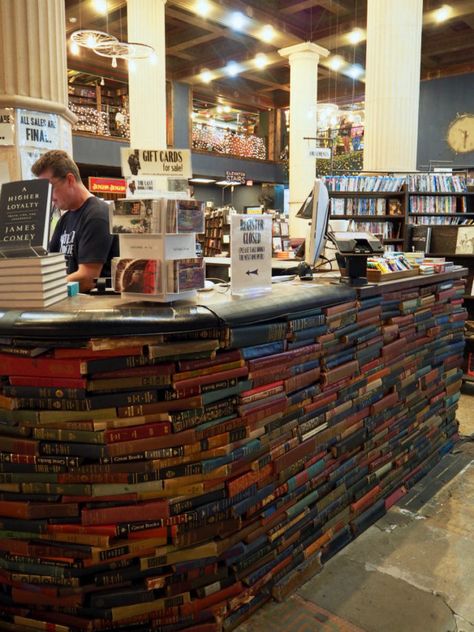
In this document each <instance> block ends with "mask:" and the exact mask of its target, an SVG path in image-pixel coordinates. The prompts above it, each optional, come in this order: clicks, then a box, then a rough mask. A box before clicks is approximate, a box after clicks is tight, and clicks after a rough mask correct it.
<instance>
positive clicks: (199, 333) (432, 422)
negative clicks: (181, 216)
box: [0, 261, 466, 632]
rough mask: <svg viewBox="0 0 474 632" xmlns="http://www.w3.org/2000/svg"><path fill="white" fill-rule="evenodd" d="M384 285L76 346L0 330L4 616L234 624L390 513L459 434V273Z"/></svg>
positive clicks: (68, 621)
mask: <svg viewBox="0 0 474 632" xmlns="http://www.w3.org/2000/svg"><path fill="white" fill-rule="evenodd" d="M173 263H174V264H175V265H176V266H178V263H179V264H182V265H183V266H185V265H187V264H186V263H184V262H183V261H181V262H178V261H176V262H173ZM132 264H133V262H130V265H132ZM137 265H138V264H137ZM138 267H139V268H140V269H145V268H144V267H143V266H142V265H141V264H140V266H138ZM145 267H146V264H145ZM168 272H169V269H168V271H167V273H168ZM175 272H176V270H173V273H175ZM378 291H379V294H375V295H371V296H370V298H364V297H363V296H360V297H359V299H358V300H355V299H354V300H346V301H344V302H342V303H338V304H331V303H330V304H326V305H325V306H320V305H319V304H318V306H316V305H314V304H312V301H311V299H308V300H307V301H306V303H305V305H306V309H301V311H297V312H293V313H291V314H289V315H287V316H279V317H277V316H276V314H277V313H278V314H281V313H282V312H281V311H279V312H277V310H276V307H275V311H274V312H272V311H271V306H270V308H269V309H268V310H267V311H266V317H267V320H265V321H264V322H258V323H254V322H251V323H248V324H246V325H242V326H239V327H226V326H225V325H224V324H223V321H222V320H221V319H220V318H219V317H218V315H216V319H215V323H216V324H215V326H214V327H212V328H209V329H193V330H188V329H187V328H186V325H184V327H183V323H185V322H186V321H185V320H184V321H183V322H182V323H181V324H180V325H177V326H176V330H173V331H169V330H167V331H168V333H165V334H160V335H155V336H152V337H150V336H141V335H140V334H139V333H138V334H137V335H136V336H133V335H131V336H129V337H126V338H122V339H112V338H90V337H89V335H88V333H87V332H86V331H85V332H84V337H83V338H82V339H81V340H77V339H76V340H75V344H76V346H74V347H73V346H67V345H65V344H64V343H61V342H58V343H56V344H53V345H52V344H51V343H49V344H48V345H45V348H41V339H40V340H37V339H35V340H34V346H33V341H32V344H30V345H28V344H26V343H23V344H18V339H14V340H12V343H11V344H9V342H8V339H5V338H4V337H3V334H2V340H3V344H2V348H1V349H0V385H1V386H0V388H1V390H0V419H1V422H2V423H1V424H0V536H1V537H0V573H1V578H2V600H1V605H0V611H1V617H0V618H1V619H2V621H3V622H4V623H5V622H6V625H7V628H8V629H12V630H13V629H17V628H18V629H19V628H20V627H21V628H22V629H23V625H22V622H23V621H24V620H25V619H26V620H27V621H28V625H27V626H25V629H27V628H28V629H29V628H31V629H48V630H49V629H51V630H53V629H54V630H59V629H60V630H70V631H71V632H72V631H77V632H86V631H87V632H95V631H99V630H102V631H104V630H114V629H118V628H119V629H123V630H127V631H128V630H144V631H145V630H170V631H171V630H186V629H191V630H199V631H200V632H221V631H222V630H231V629H234V628H236V627H237V626H238V625H239V624H240V623H241V622H242V621H244V620H245V619H246V618H247V617H248V616H249V614H251V613H252V612H253V611H254V610H256V609H257V608H258V607H259V606H260V605H262V604H263V603H264V602H265V601H266V600H268V599H270V598H272V597H274V598H275V599H277V600H280V601H281V600H282V599H284V598H285V597H286V596H287V595H288V594H289V593H290V592H291V591H292V590H294V588H295V587H297V586H298V585H299V583H300V582H301V581H305V580H307V579H308V578H309V577H310V576H311V575H313V574H314V573H316V572H317V571H318V570H320V569H321V567H322V565H324V564H325V563H326V562H327V561H328V560H329V559H330V558H331V557H332V556H333V555H335V553H337V552H338V551H339V550H340V549H341V548H342V547H343V546H345V545H346V544H348V543H349V542H351V541H352V540H353V539H354V538H356V537H357V536H358V535H360V534H361V533H362V532H363V531H364V530H365V529H367V528H368V527H369V526H370V525H371V524H373V523H374V522H375V521H376V520H378V519H379V518H380V517H382V516H383V515H384V514H385V512H386V511H387V510H388V509H389V508H390V507H391V506H392V505H393V504H394V503H396V502H397V501H398V500H399V499H400V498H401V497H402V496H403V495H404V494H406V493H407V492H408V491H409V490H410V489H411V488H413V487H414V486H415V485H416V483H417V482H418V481H419V480H420V479H421V478H422V477H423V476H424V475H426V474H428V473H429V472H430V471H431V469H432V468H433V467H434V466H435V465H436V463H437V462H438V461H439V460H440V459H441V458H442V456H443V455H444V454H445V453H446V452H448V451H449V450H451V448H452V447H453V445H454V444H455V442H456V441H457V439H458V434H457V433H458V426H457V422H456V407H457V401H458V399H459V394H460V386H461V382H462V373H463V371H462V369H461V368H460V367H461V366H462V362H463V349H464V338H463V325H464V320H465V318H466V311H465V310H464V308H463V306H462V296H463V295H464V293H465V291H466V290H465V282H464V280H462V279H461V280H454V279H449V278H448V279H445V280H443V281H441V282H440V281H437V280H436V278H433V279H432V282H431V284H429V285H426V284H424V285H422V286H421V287H413V286H411V287H410V288H405V289H404V288H401V289H397V290H394V289H393V288H391V289H390V288H384V287H379V290H378ZM251 308H252V306H251V305H249V306H248V309H249V310H250V309H251ZM251 625H252V624H251V623H250V629H251Z"/></svg>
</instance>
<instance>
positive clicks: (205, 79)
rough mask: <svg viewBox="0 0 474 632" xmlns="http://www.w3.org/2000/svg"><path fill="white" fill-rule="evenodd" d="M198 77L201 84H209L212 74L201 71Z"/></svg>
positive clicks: (207, 71) (208, 71)
mask: <svg viewBox="0 0 474 632" xmlns="http://www.w3.org/2000/svg"><path fill="white" fill-rule="evenodd" d="M199 77H200V78H201V81H202V82H203V83H210V82H211V81H212V79H213V74H212V72H211V71H210V70H202V71H201V74H200V75H199Z"/></svg>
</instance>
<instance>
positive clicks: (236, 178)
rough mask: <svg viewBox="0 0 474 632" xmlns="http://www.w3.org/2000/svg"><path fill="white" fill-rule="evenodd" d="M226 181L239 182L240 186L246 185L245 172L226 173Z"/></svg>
mask: <svg viewBox="0 0 474 632" xmlns="http://www.w3.org/2000/svg"><path fill="white" fill-rule="evenodd" d="M225 179H226V180H227V182H236V183H237V182H238V183H239V184H245V171H226V172H225Z"/></svg>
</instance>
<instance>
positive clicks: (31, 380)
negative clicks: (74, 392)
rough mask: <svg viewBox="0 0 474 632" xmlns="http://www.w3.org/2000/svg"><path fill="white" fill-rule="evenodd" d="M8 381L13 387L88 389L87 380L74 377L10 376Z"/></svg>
mask: <svg viewBox="0 0 474 632" xmlns="http://www.w3.org/2000/svg"><path fill="white" fill-rule="evenodd" d="M8 381H9V383H10V384H11V385H12V386H49V387H60V388H86V387H87V380H86V379H85V378H74V377H70V378H68V377H59V376H58V377H46V376H39V375H38V376H36V377H33V376H28V375H10V376H9V377H8Z"/></svg>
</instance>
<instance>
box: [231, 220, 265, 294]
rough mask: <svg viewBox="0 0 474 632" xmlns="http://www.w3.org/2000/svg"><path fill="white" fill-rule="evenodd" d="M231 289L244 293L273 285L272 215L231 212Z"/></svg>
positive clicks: (235, 292)
mask: <svg viewBox="0 0 474 632" xmlns="http://www.w3.org/2000/svg"><path fill="white" fill-rule="evenodd" d="M230 220H231V224H230V231H231V233H230V234H231V237H230V238H231V244H232V247H231V271H230V274H231V291H232V294H243V293H246V292H252V291H262V290H271V288H272V218H271V217H270V215H231V216H230Z"/></svg>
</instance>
